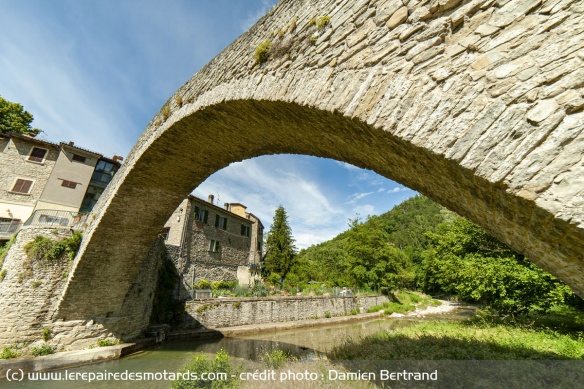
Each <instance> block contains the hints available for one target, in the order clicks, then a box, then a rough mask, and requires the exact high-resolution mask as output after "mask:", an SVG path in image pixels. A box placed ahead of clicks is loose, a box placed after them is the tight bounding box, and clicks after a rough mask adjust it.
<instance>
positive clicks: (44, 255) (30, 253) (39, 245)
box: [24, 231, 83, 261]
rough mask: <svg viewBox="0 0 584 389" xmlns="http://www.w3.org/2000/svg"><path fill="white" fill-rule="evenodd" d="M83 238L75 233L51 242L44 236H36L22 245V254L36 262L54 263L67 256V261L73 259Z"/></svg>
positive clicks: (77, 232)
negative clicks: (46, 261)
mask: <svg viewBox="0 0 584 389" xmlns="http://www.w3.org/2000/svg"><path fill="white" fill-rule="evenodd" d="M82 238H83V236H82V234H81V232H79V231H75V232H74V233H73V235H71V236H70V237H69V238H66V239H62V240H58V241H53V240H51V239H49V238H47V237H45V236H42V235H38V236H36V237H35V238H34V239H33V240H32V241H30V242H28V243H27V244H26V245H24V252H25V253H26V256H27V257H28V258H29V259H36V260H38V261H41V260H48V261H55V260H57V259H60V258H62V257H63V255H64V254H67V257H68V258H69V259H73V258H75V255H76V254H77V251H79V246H81V240H82Z"/></svg>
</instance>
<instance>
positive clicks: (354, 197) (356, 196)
mask: <svg viewBox="0 0 584 389" xmlns="http://www.w3.org/2000/svg"><path fill="white" fill-rule="evenodd" d="M373 193H374V192H362V193H353V194H352V195H351V196H350V197H349V200H348V201H347V204H355V203H356V202H357V201H359V200H361V199H362V198H365V197H367V196H369V195H371V194H373Z"/></svg>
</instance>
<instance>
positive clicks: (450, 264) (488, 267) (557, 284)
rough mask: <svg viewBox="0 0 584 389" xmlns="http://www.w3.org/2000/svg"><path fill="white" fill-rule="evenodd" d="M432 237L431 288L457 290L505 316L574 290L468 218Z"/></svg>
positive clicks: (545, 305) (428, 257)
mask: <svg viewBox="0 0 584 389" xmlns="http://www.w3.org/2000/svg"><path fill="white" fill-rule="evenodd" d="M428 236H429V237H430V238H431V239H432V246H431V248H430V249H428V250H427V251H425V252H424V254H423V255H424V262H423V268H424V273H425V282H424V285H425V289H426V291H444V292H447V293H452V294H456V295H458V297H459V298H461V299H462V300H465V301H476V302H481V303H483V304H484V305H485V306H486V307H487V308H490V309H491V310H493V311H495V312H497V313H499V314H503V315H505V314H512V315H517V314H523V313H527V312H528V311H530V310H544V311H545V310H547V309H549V308H550V307H551V306H552V305H554V304H558V303H563V302H564V301H565V299H567V298H568V297H570V296H571V295H572V292H571V290H570V288H569V287H568V286H567V285H565V284H564V283H563V282H561V281H560V280H558V279H556V278H555V277H553V276H552V275H551V274H549V273H547V272H545V271H543V270H542V269H541V268H539V267H538V266H536V265H534V264H533V263H531V262H529V261H528V260H526V259H525V258H524V257H523V256H522V255H519V254H517V253H515V252H514V251H512V250H511V249H510V248H509V247H507V246H505V245H504V244H502V243H500V242H498V241H497V240H496V239H495V238H493V237H492V236H490V235H489V234H487V233H486V232H485V231H484V230H483V229H481V228H480V227H478V226H476V225H474V224H473V223H471V222H469V221H468V220H466V219H463V218H456V219H454V220H452V221H450V222H446V223H443V224H441V225H440V226H439V227H438V228H437V230H436V232H435V233H429V234H428Z"/></svg>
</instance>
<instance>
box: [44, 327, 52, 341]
mask: <svg viewBox="0 0 584 389" xmlns="http://www.w3.org/2000/svg"><path fill="white" fill-rule="evenodd" d="M52 336H53V331H51V329H50V328H43V334H42V338H43V340H44V341H45V342H46V341H48V340H49V339H51V337H52Z"/></svg>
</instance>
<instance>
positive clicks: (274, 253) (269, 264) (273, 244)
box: [264, 205, 296, 280]
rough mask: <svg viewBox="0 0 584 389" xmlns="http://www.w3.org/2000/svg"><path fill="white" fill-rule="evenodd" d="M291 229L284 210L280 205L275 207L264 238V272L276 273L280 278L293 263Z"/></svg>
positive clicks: (294, 248) (293, 249) (283, 277)
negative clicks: (270, 224)
mask: <svg viewBox="0 0 584 389" xmlns="http://www.w3.org/2000/svg"><path fill="white" fill-rule="evenodd" d="M295 250H296V247H294V239H293V238H292V229H291V228H290V226H289V225H288V216H287V215H286V210H285V209H284V207H282V206H281V205H280V206H279V207H278V209H276V213H275V214H274V221H273V223H272V226H271V227H270V231H269V232H268V236H267V238H266V255H265V256H264V271H265V272H266V274H272V273H278V274H279V275H280V276H281V277H282V279H283V280H284V279H286V275H287V274H288V272H290V269H291V268H292V266H293V265H294V262H295V259H296V253H295Z"/></svg>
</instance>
